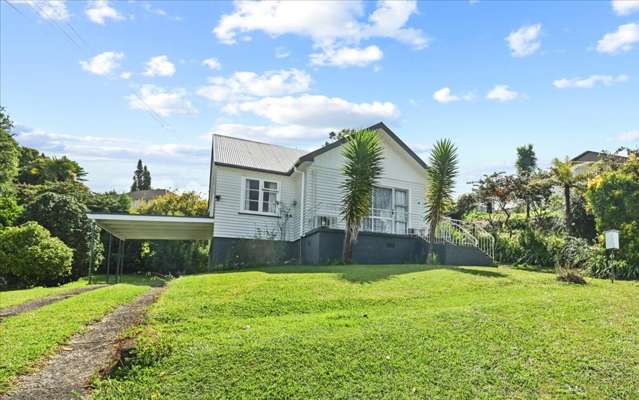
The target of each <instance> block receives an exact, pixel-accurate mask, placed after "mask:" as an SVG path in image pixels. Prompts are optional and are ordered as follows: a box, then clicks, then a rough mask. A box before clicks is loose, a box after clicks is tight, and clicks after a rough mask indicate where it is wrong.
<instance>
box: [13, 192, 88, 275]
mask: <svg viewBox="0 0 639 400" xmlns="http://www.w3.org/2000/svg"><path fill="white" fill-rule="evenodd" d="M87 211H88V210H87V208H86V206H85V205H84V204H82V203H81V202H79V201H78V200H76V199H75V198H73V197H71V196H67V195H62V194H56V193H50V192H47V193H43V194H41V195H39V196H38V197H36V199H35V200H34V201H33V202H32V203H30V204H28V205H27V206H26V207H25V211H24V213H23V215H22V218H21V219H22V220H23V221H36V222H38V223H39V224H40V225H42V226H44V227H45V228H46V229H48V230H49V231H50V232H51V233H52V234H53V235H54V236H56V237H58V238H59V239H60V240H62V241H63V242H64V243H65V244H66V245H67V246H69V247H70V248H72V249H73V253H74V254H73V268H72V273H73V276H74V277H79V276H83V275H84V274H85V273H86V272H87V268H88V260H89V251H90V238H91V222H90V221H89V219H88V218H87V215H86V213H87ZM95 255H96V257H94V260H95V262H96V264H97V263H98V262H99V261H100V257H101V246H96V252H95Z"/></svg>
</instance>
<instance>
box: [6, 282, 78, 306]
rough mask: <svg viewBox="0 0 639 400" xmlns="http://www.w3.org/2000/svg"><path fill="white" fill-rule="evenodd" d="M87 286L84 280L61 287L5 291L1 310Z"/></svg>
mask: <svg viewBox="0 0 639 400" xmlns="http://www.w3.org/2000/svg"><path fill="white" fill-rule="evenodd" d="M87 284H88V281H87V280H86V279H84V278H83V279H80V280H77V281H74V282H69V283H66V284H64V285H61V286H54V287H41V286H38V287H34V288H31V289H23V290H7V291H3V292H0V309H3V308H7V307H11V306H15V305H17V304H22V303H26V302H28V301H31V300H36V299H40V298H43V297H48V296H52V295H55V294H61V293H64V292H67V291H69V290H71V289H77V288H80V287H83V286H86V285H87Z"/></svg>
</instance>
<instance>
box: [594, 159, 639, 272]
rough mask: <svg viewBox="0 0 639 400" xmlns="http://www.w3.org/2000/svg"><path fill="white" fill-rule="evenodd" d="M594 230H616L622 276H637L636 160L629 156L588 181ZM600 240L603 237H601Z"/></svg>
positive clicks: (638, 208)
mask: <svg viewBox="0 0 639 400" xmlns="http://www.w3.org/2000/svg"><path fill="white" fill-rule="evenodd" d="M586 198H587V199H588V203H589V206H590V207H591V209H592V211H593V214H594V215H595V222H596V224H597V230H598V231H599V232H603V231H605V230H607V229H618V230H619V244H620V249H619V258H620V259H621V260H623V261H624V262H625V264H624V267H623V269H622V275H623V276H624V277H625V278H627V279H639V160H638V159H637V157H636V156H635V155H631V156H630V157H629V158H628V161H626V162H625V163H624V164H622V166H621V167H620V168H619V169H618V170H612V171H608V172H604V173H603V174H601V175H598V176H597V177H595V178H593V179H591V180H590V181H589V182H588V190H587V192H586ZM600 241H603V236H600Z"/></svg>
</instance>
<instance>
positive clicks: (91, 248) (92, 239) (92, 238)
mask: <svg viewBox="0 0 639 400" xmlns="http://www.w3.org/2000/svg"><path fill="white" fill-rule="evenodd" d="M89 242H90V244H89V285H90V284H91V283H93V253H94V252H95V224H94V223H93V222H91V236H90V239H89Z"/></svg>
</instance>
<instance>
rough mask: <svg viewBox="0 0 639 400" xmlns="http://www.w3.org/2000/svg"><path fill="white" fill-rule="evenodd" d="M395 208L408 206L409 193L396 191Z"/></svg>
mask: <svg viewBox="0 0 639 400" xmlns="http://www.w3.org/2000/svg"><path fill="white" fill-rule="evenodd" d="M395 206H396V207H397V206H408V192H406V191H405V190H398V189H395Z"/></svg>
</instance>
